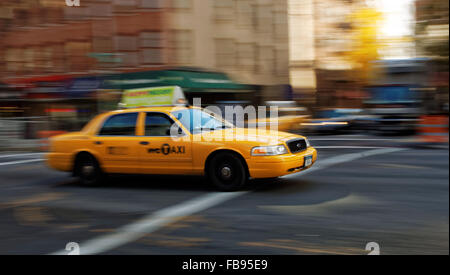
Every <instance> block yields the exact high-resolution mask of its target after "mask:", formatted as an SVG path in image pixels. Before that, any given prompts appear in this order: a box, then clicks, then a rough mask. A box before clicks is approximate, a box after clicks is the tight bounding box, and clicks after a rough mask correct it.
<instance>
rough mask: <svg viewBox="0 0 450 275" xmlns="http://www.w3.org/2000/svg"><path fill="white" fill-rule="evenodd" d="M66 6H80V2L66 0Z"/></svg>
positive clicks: (77, 0) (78, 0)
mask: <svg viewBox="0 0 450 275" xmlns="http://www.w3.org/2000/svg"><path fill="white" fill-rule="evenodd" d="M66 6H68V7H79V6H81V3H80V0H66Z"/></svg>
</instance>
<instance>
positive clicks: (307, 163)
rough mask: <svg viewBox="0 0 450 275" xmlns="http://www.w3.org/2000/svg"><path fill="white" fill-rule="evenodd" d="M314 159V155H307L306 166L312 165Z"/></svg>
mask: <svg viewBox="0 0 450 275" xmlns="http://www.w3.org/2000/svg"><path fill="white" fill-rule="evenodd" d="M312 161H313V156H306V157H305V164H304V165H303V166H304V167H308V166H311V165H312Z"/></svg>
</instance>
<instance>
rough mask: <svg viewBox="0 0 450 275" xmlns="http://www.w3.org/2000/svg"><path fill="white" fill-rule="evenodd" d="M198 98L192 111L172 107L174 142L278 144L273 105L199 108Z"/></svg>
mask: <svg viewBox="0 0 450 275" xmlns="http://www.w3.org/2000/svg"><path fill="white" fill-rule="evenodd" d="M201 106H202V104H201V98H194V99H193V108H191V109H185V110H180V109H179V108H176V107H175V108H174V109H173V110H172V112H171V113H172V114H173V115H174V116H175V118H176V119H177V120H178V122H179V123H180V124H178V123H175V124H173V125H172V127H171V128H170V136H171V138H172V139H173V140H174V141H180V139H181V140H183V141H189V139H190V138H191V136H189V135H186V133H185V132H186V131H182V129H181V126H182V127H184V128H185V129H186V130H187V131H188V132H190V133H191V134H192V139H193V141H206V142H212V141H258V142H265V143H272V142H273V143H274V145H276V143H278V142H279V139H278V138H279V132H278V124H279V121H278V107H277V106H271V107H266V106H258V107H255V106H252V105H249V106H245V107H243V106H239V105H237V106H224V107H222V108H220V107H219V106H214V105H210V106H207V107H205V108H202V107H201Z"/></svg>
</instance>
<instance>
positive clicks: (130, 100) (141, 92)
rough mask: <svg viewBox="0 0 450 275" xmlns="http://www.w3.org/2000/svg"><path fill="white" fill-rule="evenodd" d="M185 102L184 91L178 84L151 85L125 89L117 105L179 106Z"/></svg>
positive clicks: (127, 106) (122, 106) (130, 106)
mask: <svg viewBox="0 0 450 275" xmlns="http://www.w3.org/2000/svg"><path fill="white" fill-rule="evenodd" d="M186 102H187V101H186V98H185V96H184V92H183V90H182V89H181V87H179V86H166V87H152V88H140V89H132V90H125V91H124V92H123V96H122V101H121V102H120V103H119V107H121V108H138V107H154V106H179V105H186Z"/></svg>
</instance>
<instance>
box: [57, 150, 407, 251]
mask: <svg viewBox="0 0 450 275" xmlns="http://www.w3.org/2000/svg"><path fill="white" fill-rule="evenodd" d="M402 150H406V149H403V148H385V149H377V150H370V151H365V152H361V153H354V154H346V155H342V156H337V157H332V158H329V159H325V160H323V161H321V162H320V165H319V164H318V165H317V166H314V167H312V168H310V169H308V170H306V171H303V172H302V173H300V174H299V175H301V176H304V175H306V174H309V173H312V172H314V171H317V170H321V169H324V168H327V167H329V166H332V165H336V164H340V163H345V162H349V161H353V160H356V159H359V158H363V157H369V156H375V155H381V154H388V153H393V152H399V151H402ZM285 177H289V176H285ZM250 192H251V191H242V192H234V193H223V192H214V193H209V194H206V195H202V196H200V197H197V198H193V199H191V200H188V201H186V202H182V203H180V204H177V205H174V206H170V207H168V208H163V209H161V210H158V211H156V212H154V213H152V214H150V215H148V216H145V217H143V218H142V219H140V220H138V221H136V222H133V223H131V224H128V225H125V226H123V227H120V228H118V229H117V230H115V233H112V234H108V235H104V236H101V237H98V238H94V239H92V240H88V241H86V242H84V243H81V244H80V254H83V255H92V254H99V253H102V252H106V251H109V250H112V249H115V248H118V247H120V246H123V245H125V244H127V243H130V242H133V241H136V240H138V239H141V238H143V237H145V236H146V235H148V234H149V233H152V232H155V231H157V230H159V229H161V228H162V227H164V226H166V225H169V224H171V223H173V222H175V221H177V220H179V219H181V218H183V217H185V216H189V215H192V214H195V213H198V212H200V211H203V210H206V209H209V208H212V207H214V206H217V205H219V204H221V203H224V202H226V201H229V200H232V199H235V198H238V197H240V196H243V195H245V194H247V193H250ZM68 241H74V240H68ZM67 253H68V252H67V251H65V250H61V251H57V252H54V253H52V254H53V255H67Z"/></svg>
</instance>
